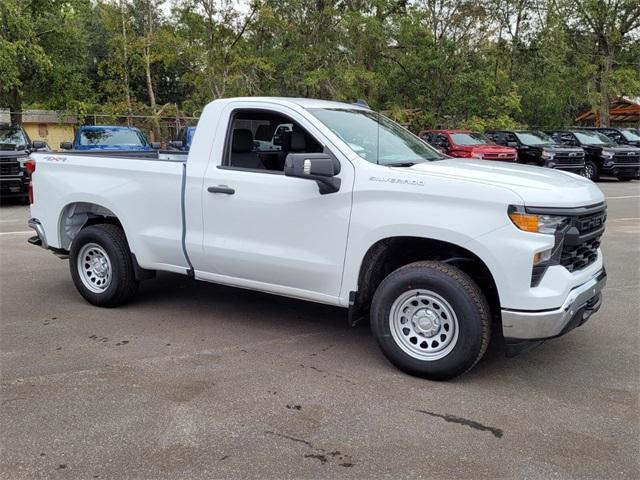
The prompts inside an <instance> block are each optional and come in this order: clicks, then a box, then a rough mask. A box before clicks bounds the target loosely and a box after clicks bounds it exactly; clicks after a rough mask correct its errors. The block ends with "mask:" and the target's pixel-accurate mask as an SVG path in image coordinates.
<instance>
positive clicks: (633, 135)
mask: <svg viewBox="0 0 640 480" xmlns="http://www.w3.org/2000/svg"><path fill="white" fill-rule="evenodd" d="M620 133H622V135H624V138H626V139H627V140H629V141H632V142H635V141H638V140H640V133H639V132H638V131H637V130H634V129H633V128H621V129H620Z"/></svg>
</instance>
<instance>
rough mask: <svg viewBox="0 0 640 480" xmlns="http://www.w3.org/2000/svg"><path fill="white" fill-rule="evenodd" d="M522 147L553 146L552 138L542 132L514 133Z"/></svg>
mask: <svg viewBox="0 0 640 480" xmlns="http://www.w3.org/2000/svg"><path fill="white" fill-rule="evenodd" d="M515 133H516V137H518V140H520V142H521V143H522V144H523V145H553V144H554V143H556V142H554V141H553V138H551V137H550V136H549V135H547V134H546V133H542V132H515Z"/></svg>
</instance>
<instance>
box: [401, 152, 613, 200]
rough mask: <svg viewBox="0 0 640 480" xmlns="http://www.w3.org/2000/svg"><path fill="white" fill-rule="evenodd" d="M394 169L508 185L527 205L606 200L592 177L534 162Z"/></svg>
mask: <svg viewBox="0 0 640 480" xmlns="http://www.w3.org/2000/svg"><path fill="white" fill-rule="evenodd" d="M394 170H407V171H410V172H413V173H417V174H421V175H433V176H441V177H447V178H451V179H458V180H462V181H466V182H474V183H482V184H485V185H493V186H495V187H502V188H506V189H508V190H511V191H512V192H513V193H515V194H516V195H517V196H519V197H520V198H521V199H522V201H523V202H524V204H525V205H527V206H536V207H580V206H584V205H593V204H595V203H600V202H603V201H604V195H603V194H602V192H601V191H600V189H599V188H598V187H597V186H596V184H595V183H593V182H592V181H591V180H588V179H586V178H584V177H581V176H579V175H574V174H572V173H568V172H563V171H560V170H554V169H551V168H543V167H534V166H531V165H520V164H513V163H503V162H486V161H481V160H467V159H461V158H460V159H459V158H449V159H445V160H437V161H433V162H424V163H418V164H416V165H413V166H412V167H409V168H394ZM460 188H464V186H463V185H461V186H460Z"/></svg>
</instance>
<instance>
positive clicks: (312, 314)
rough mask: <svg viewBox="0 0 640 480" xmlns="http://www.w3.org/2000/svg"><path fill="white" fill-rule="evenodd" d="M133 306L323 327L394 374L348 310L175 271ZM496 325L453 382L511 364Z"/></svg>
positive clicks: (294, 328) (264, 326)
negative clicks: (484, 346) (353, 322)
mask: <svg viewBox="0 0 640 480" xmlns="http://www.w3.org/2000/svg"><path fill="white" fill-rule="evenodd" d="M130 308H132V309H138V308H144V309H148V308H153V309H158V310H163V309H166V308H170V309H176V308H177V309H178V310H180V311H182V312H183V314H184V316H185V317H189V318H190V321H198V322H200V321H202V322H207V323H209V322H212V323H220V324H221V328H223V327H224V325H225V324H228V323H235V322H238V321H242V322H243V324H244V326H246V327H249V328H257V329H261V330H269V329H273V331H274V332H275V331H276V330H277V331H279V332H280V333H285V334H286V332H287V331H290V334H291V335H297V334H300V330H301V327H302V328H304V326H305V325H306V326H308V328H309V332H312V331H313V330H316V331H317V327H320V326H321V327H322V332H323V333H327V334H328V335H332V334H333V335H336V334H337V335H341V336H342V335H344V336H347V337H348V343H349V344H350V345H351V346H352V347H353V348H357V349H359V350H364V351H366V352H367V353H371V354H372V355H376V354H377V358H378V361H379V363H380V368H384V369H388V370H396V369H395V367H394V366H393V365H391V364H390V363H389V362H387V361H386V360H385V359H384V357H383V355H382V353H381V352H380V351H379V350H378V347H377V345H376V344H375V340H374V338H373V336H372V334H371V331H370V328H369V322H368V320H366V319H365V320H363V321H361V322H359V323H358V324H357V325H355V326H354V327H350V326H349V325H348V322H347V309H345V308H339V307H333V306H329V305H323V304H319V303H313V302H307V301H303V300H297V299H292V298H287V297H281V296H278V295H272V294H268V293H262V292H256V291H250V290H245V289H240V288H235V287H228V286H224V285H219V284H214V283H208V282H201V281H196V280H192V279H189V278H187V277H184V276H182V275H176V274H171V273H159V274H158V276H157V278H156V279H154V280H150V281H147V282H143V283H142V285H141V287H140V291H139V293H138V296H137V297H136V298H135V299H134V301H133V302H132V303H131V306H130ZM314 327H315V328H314ZM494 327H497V328H495V329H494V332H496V333H495V334H494V335H492V338H491V342H490V344H489V347H488V349H487V352H486V354H485V356H484V357H483V359H482V360H481V361H480V362H479V364H478V365H476V366H475V367H474V369H472V370H471V371H470V372H468V373H467V374H465V375H463V376H462V377H460V378H458V379H456V380H454V381H455V382H460V381H462V382H464V381H465V380H472V381H476V380H478V379H479V378H482V377H484V376H490V375H492V374H493V373H494V371H495V370H501V369H502V368H506V367H507V365H508V363H509V362H508V361H506V360H507V359H506V358H505V355H504V346H503V338H502V334H501V331H499V325H494ZM283 330H284V332H283ZM368 361H369V362H370V361H371V359H369V360H368Z"/></svg>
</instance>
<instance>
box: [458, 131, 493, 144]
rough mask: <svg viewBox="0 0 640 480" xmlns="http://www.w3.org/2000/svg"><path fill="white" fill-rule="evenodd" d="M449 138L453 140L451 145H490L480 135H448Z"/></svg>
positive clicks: (469, 133)
mask: <svg viewBox="0 0 640 480" xmlns="http://www.w3.org/2000/svg"><path fill="white" fill-rule="evenodd" d="M449 136H450V137H451V140H453V143H455V144H456V145H487V144H490V143H491V142H489V140H487V138H486V137H485V136H484V135H482V134H481V133H475V132H465V133H450V134H449Z"/></svg>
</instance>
